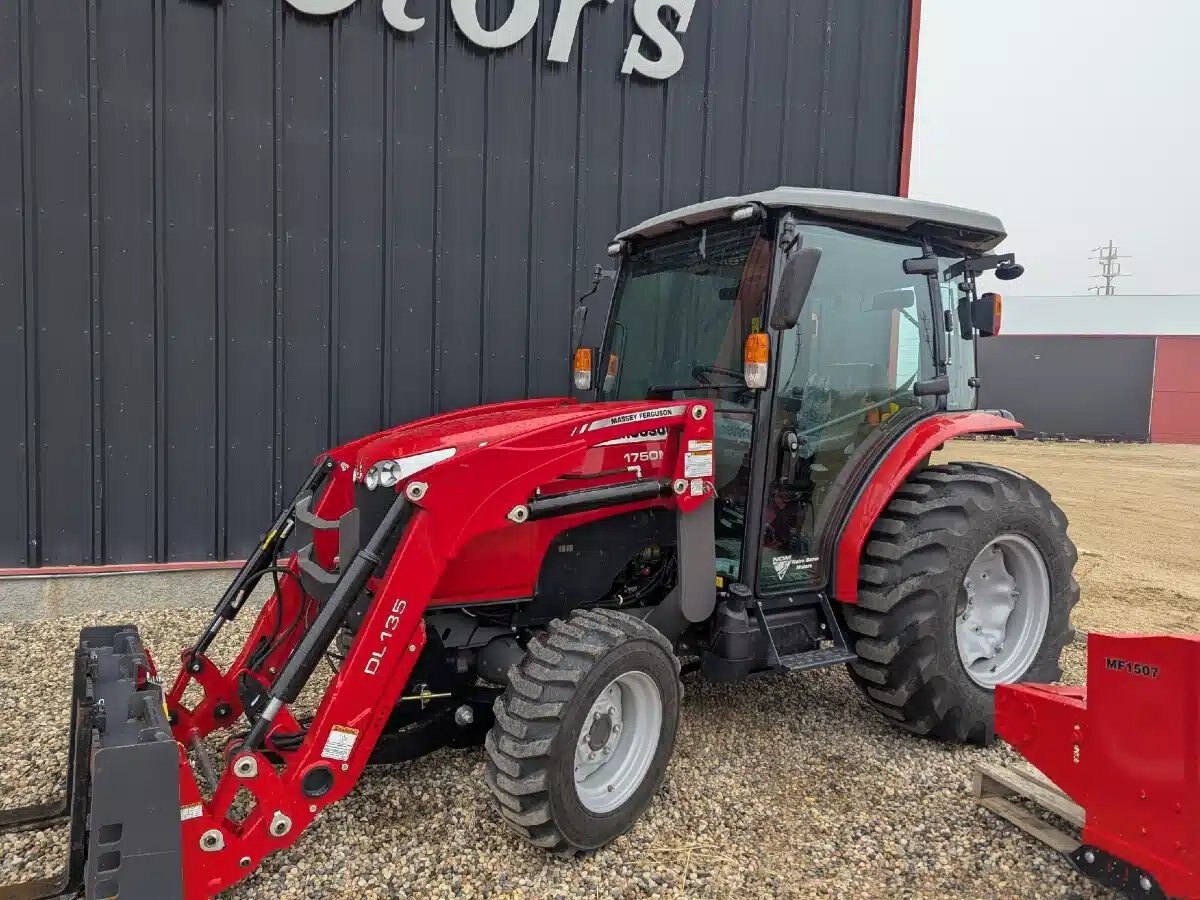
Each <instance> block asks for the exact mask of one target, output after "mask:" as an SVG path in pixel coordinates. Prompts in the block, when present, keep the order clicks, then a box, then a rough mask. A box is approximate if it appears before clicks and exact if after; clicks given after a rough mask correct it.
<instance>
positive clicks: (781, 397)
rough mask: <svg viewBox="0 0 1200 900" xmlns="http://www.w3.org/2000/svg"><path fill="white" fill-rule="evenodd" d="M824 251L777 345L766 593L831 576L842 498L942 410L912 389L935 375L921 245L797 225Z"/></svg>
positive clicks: (761, 573) (761, 578) (764, 539)
mask: <svg viewBox="0 0 1200 900" xmlns="http://www.w3.org/2000/svg"><path fill="white" fill-rule="evenodd" d="M797 231H798V234H799V239H800V241H801V244H800V246H804V247H819V248H820V249H821V251H822V255H821V261H820V265H819V266H818V268H817V273H816V277H815V279H814V281H813V286H812V290H811V291H810V293H809V295H808V298H807V300H806V302H805V305H804V307H803V309H802V311H801V314H800V320H799V322H798V323H797V325H796V327H795V328H793V329H791V330H790V331H787V332H784V333H782V334H781V335H779V337H778V340H777V342H776V353H775V370H774V376H775V377H774V379H773V388H774V393H773V396H772V397H771V398H770V400H769V406H770V417H771V424H770V429H769V431H768V435H769V437H768V441H769V459H768V462H767V479H766V484H765V497H764V502H763V516H762V523H761V526H762V527H761V533H760V538H759V548H758V549H759V553H758V572H757V587H758V592H759V593H760V594H764V595H767V594H772V593H785V592H789V591H797V590H807V589H817V588H820V587H823V586H824V585H825V584H826V583H827V582H828V579H829V574H830V568H831V562H832V561H831V560H830V559H829V556H830V555H831V553H832V543H833V540H834V538H835V537H836V535H835V534H834V533H833V532H834V531H836V529H837V528H838V525H839V523H840V517H841V516H840V514H839V510H838V503H839V500H840V499H842V498H844V497H845V495H846V494H847V493H848V487H847V483H848V482H851V481H853V475H854V473H855V469H856V466H857V465H858V464H860V463H862V462H863V461H864V460H865V459H869V458H870V456H871V452H870V451H871V448H872V447H873V446H874V445H876V444H877V443H878V442H880V441H882V440H885V439H886V438H887V435H888V434H889V433H890V432H893V431H895V430H896V429H899V428H904V427H907V424H908V423H910V422H911V421H912V420H913V419H914V418H916V417H919V416H921V415H923V414H924V413H926V412H928V411H930V410H932V409H934V408H935V407H936V398H935V397H919V396H917V395H916V394H915V393H914V391H913V385H914V384H916V383H917V382H919V381H924V380H927V379H930V378H932V377H933V376H934V374H935V363H934V331H933V329H934V327H935V322H936V321H937V320H936V319H935V317H934V309H933V303H932V298H931V295H930V291H929V286H928V282H927V279H926V277H925V276H923V275H906V274H905V272H904V268H903V261H904V260H905V259H909V258H912V257H916V256H921V255H922V253H923V248H922V245H921V243H920V242H919V241H903V240H896V239H895V238H894V237H893V236H883V235H876V234H872V233H870V232H867V231H858V230H853V229H844V228H833V227H830V226H825V225H813V224H800V225H798V226H797Z"/></svg>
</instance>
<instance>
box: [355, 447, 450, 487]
mask: <svg viewBox="0 0 1200 900" xmlns="http://www.w3.org/2000/svg"><path fill="white" fill-rule="evenodd" d="M457 452H458V450H457V448H455V447H446V448H445V449H443V450H431V451H430V452H429V453H418V454H417V455H416V456H404V457H401V458H400V459H382V460H380V461H379V462H377V463H375V465H373V466H371V468H370V470H369V471H368V472H367V474H366V477H364V478H363V484H364V485H366V488H367V490H369V491H373V490H375V488H377V487H379V486H380V485H382V486H383V487H385V488H392V487H395V486H396V485H397V484H399V483H400V482H401V481H404V480H406V479H408V478H412V476H414V475H416V474H417V473H418V472H421V471H424V470H425V469H428V468H429V467H430V466H434V465H437V464H438V463H440V462H442V461H443V460H447V459H449V458H450V457H452V456H453V455H454V454H455V453H457Z"/></svg>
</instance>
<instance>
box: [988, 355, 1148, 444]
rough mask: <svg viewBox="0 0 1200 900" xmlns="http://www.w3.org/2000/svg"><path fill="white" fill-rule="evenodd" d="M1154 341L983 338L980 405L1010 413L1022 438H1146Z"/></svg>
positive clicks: (1134, 439) (1141, 439)
mask: <svg viewBox="0 0 1200 900" xmlns="http://www.w3.org/2000/svg"><path fill="white" fill-rule="evenodd" d="M1154 342H1155V339H1154V338H1152V337H1068V336H1062V335H1057V336H1040V337H1037V336H1026V335H1008V336H1000V337H994V338H983V339H981V340H980V341H979V378H980V388H979V405H980V407H981V408H984V409H1007V410H1009V411H1010V412H1011V413H1013V414H1014V415H1015V416H1016V417H1017V419H1019V420H1020V421H1021V422H1022V423H1023V425H1024V426H1025V431H1024V434H1026V435H1027V436H1028V435H1038V434H1045V435H1049V436H1059V435H1062V436H1065V437H1069V438H1096V439H1102V440H1123V441H1145V440H1147V439H1148V438H1149V436H1150V395H1151V381H1152V379H1153V377H1154Z"/></svg>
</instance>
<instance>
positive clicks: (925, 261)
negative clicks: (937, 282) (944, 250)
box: [904, 256, 938, 275]
mask: <svg viewBox="0 0 1200 900" xmlns="http://www.w3.org/2000/svg"><path fill="white" fill-rule="evenodd" d="M937 273H938V258H937V257H936V256H917V257H914V258H912V259H906V260H905V261H904V274H905V275H936V274H937Z"/></svg>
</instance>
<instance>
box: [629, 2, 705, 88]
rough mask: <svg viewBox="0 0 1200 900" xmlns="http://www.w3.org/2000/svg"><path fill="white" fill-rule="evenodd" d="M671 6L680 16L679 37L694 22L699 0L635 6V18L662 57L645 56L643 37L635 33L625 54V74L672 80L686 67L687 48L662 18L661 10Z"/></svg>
mask: <svg viewBox="0 0 1200 900" xmlns="http://www.w3.org/2000/svg"><path fill="white" fill-rule="evenodd" d="M663 7H669V8H671V9H673V10H675V12H677V13H679V25H678V26H677V27H676V28H675V34H683V33H684V32H685V31H687V29H688V25H690V24H691V21H692V13H693V12H694V11H695V9H696V0H637V2H636V3H635V4H634V7H633V19H634V21H635V22H637V24H638V28H640V29H642V34H645V35H646V37H647V38H649V39H650V40H652V41H654V43H656V44H658V46H659V49H660V50H661V51H662V55H661V57H660V58H659V59H658V60H650V59H647V58H646V56H645V55H644V54H643V53H642V50H641V48H642V35H640V34H635V35H634V36H633V38H632V39H631V40H630V41H629V49H628V50H626V51H625V65H623V66H621V72H622V73H623V74H625V75H628V74H629V73H630V72H637V73H638V74H639V75H645V76H646V77H647V78H658V79H663V78H670V77H671V76H672V75H674V74H676V73H677V72H678V71H679V70H680V69H682V68H683V45H681V44H680V43H679V41H678V40H677V39H676V37H675V35H674V34H671V32H670V31H669V30H667V26H666V25H664V24H663V23H662V20H660V19H659V18H658V11H659V10H660V9H662V8H663Z"/></svg>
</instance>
